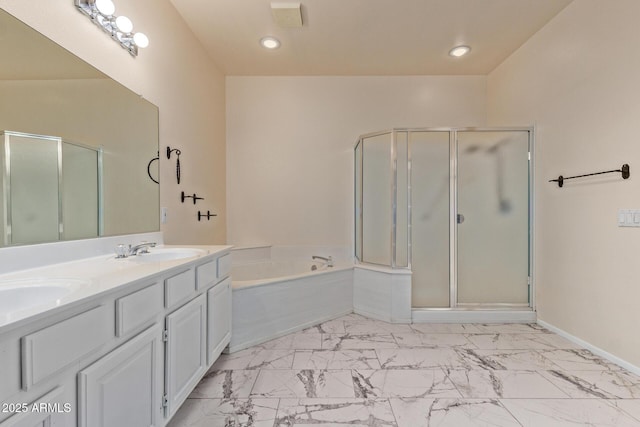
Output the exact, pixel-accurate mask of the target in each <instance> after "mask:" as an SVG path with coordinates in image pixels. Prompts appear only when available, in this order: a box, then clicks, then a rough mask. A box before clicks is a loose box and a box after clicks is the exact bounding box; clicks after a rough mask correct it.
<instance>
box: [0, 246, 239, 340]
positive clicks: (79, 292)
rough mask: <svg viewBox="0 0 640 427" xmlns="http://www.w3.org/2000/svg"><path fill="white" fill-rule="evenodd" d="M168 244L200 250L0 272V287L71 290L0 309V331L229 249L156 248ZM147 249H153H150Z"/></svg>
mask: <svg viewBox="0 0 640 427" xmlns="http://www.w3.org/2000/svg"><path fill="white" fill-rule="evenodd" d="M168 248H188V249H199V250H201V251H203V252H202V253H201V254H197V255H195V256H190V257H186V258H181V259H174V260H166V261H158V262H146V263H138V262H135V261H134V260H133V258H135V257H131V259H129V258H123V259H116V258H115V255H100V256H95V257H91V258H83V259H80V260H76V261H71V262H64V263H59V264H53V265H48V266H44V267H38V268H32V269H27V270H21V271H17V272H13V273H7V274H1V275H0V289H2V287H3V286H5V287H8V286H15V285H16V284H18V285H20V284H24V285H25V286H28V285H29V284H30V283H34V284H38V285H46V283H47V281H49V282H53V283H64V282H65V281H68V282H69V283H70V287H71V288H72V291H71V292H70V293H69V294H67V295H65V296H64V297H62V298H59V299H56V300H53V301H50V302H47V303H43V304H41V305H37V306H33V307H29V308H27V309H23V310H20V311H13V310H11V311H10V312H2V311H0V333H2V332H3V331H4V330H5V329H7V328H8V327H9V326H12V327H13V326H17V325H16V323H23V321H27V320H35V318H39V317H41V316H44V315H47V314H50V312H51V311H53V310H57V309H61V308H63V307H65V306H69V305H71V304H73V303H77V302H80V301H83V300H87V299H89V298H91V297H93V296H96V295H99V294H103V293H105V292H109V291H111V290H114V289H116V288H118V287H120V286H124V285H127V284H130V283H133V282H135V281H137V280H141V279H144V278H146V277H150V276H153V275H156V274H160V273H162V272H165V271H168V270H170V269H173V268H176V267H179V266H181V265H186V264H189V263H192V262H194V261H197V260H199V259H202V258H204V257H208V256H210V255H216V254H220V253H222V252H225V251H229V250H230V249H231V248H232V246H226V245H216V246H209V245H207V246H204V245H198V246H194V245H179V246H169V245H163V246H158V247H157V248H156V250H157V249H168ZM150 251H151V252H153V251H154V249H151V250H150Z"/></svg>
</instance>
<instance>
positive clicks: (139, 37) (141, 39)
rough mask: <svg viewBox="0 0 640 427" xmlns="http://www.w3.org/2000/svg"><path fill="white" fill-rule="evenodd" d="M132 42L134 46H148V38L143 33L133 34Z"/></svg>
mask: <svg viewBox="0 0 640 427" xmlns="http://www.w3.org/2000/svg"><path fill="white" fill-rule="evenodd" d="M133 42H134V43H135V44H136V46H138V47H141V48H145V47H147V46H149V37H147V36H146V35H145V34H144V33H135V34H134V35H133Z"/></svg>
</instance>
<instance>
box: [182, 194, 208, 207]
mask: <svg viewBox="0 0 640 427" xmlns="http://www.w3.org/2000/svg"><path fill="white" fill-rule="evenodd" d="M187 197H188V198H191V199H193V204H194V205H195V204H196V202H197V201H198V200H204V197H198V196H196V193H193V196H189V195H185V194H184V191H183V192H181V193H180V201H181V202H182V203H184V199H186V198H187Z"/></svg>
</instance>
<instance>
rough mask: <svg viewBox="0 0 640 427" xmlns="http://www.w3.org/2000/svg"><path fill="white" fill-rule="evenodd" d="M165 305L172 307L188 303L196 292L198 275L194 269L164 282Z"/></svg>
mask: <svg viewBox="0 0 640 427" xmlns="http://www.w3.org/2000/svg"><path fill="white" fill-rule="evenodd" d="M164 284H165V304H166V306H167V307H172V306H174V305H176V304H177V303H179V302H182V301H186V300H187V299H189V297H191V296H192V295H193V294H194V293H195V291H196V275H195V272H194V271H193V269H191V270H187V271H185V272H183V273H180V274H177V275H175V276H173V277H170V278H168V279H166V280H165V281H164Z"/></svg>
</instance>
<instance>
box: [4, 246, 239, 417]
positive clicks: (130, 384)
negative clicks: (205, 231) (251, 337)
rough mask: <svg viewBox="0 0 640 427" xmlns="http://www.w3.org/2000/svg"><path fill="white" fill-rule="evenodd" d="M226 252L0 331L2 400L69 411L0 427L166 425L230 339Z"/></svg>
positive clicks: (18, 414)
mask: <svg viewBox="0 0 640 427" xmlns="http://www.w3.org/2000/svg"><path fill="white" fill-rule="evenodd" d="M228 250H229V247H224V249H223V250H219V251H218V252H215V253H212V254H210V255H207V256H206V257H202V258H200V259H197V260H193V261H190V262H185V263H183V264H180V265H174V266H172V267H171V268H165V269H164V270H163V269H159V270H158V272H156V273H155V274H150V275H144V276H141V277H140V278H139V279H136V280H135V281H133V282H129V283H124V284H122V285H121V286H118V287H117V288H115V289H114V290H113V291H110V292H106V293H104V294H102V295H96V296H93V297H87V298H85V299H83V300H81V301H79V302H78V303H77V304H75V305H73V306H71V307H67V308H65V309H61V310H57V311H53V312H51V313H49V314H47V315H46V316H38V317H37V318H35V319H34V320H32V321H24V322H22V323H21V324H20V325H17V326H14V327H12V328H4V329H2V328H0V364H1V365H0V367H1V369H2V371H0V380H2V381H0V401H5V400H6V401H11V402H16V403H24V404H28V405H33V404H40V403H43V404H44V405H45V406H46V404H49V405H50V406H51V405H57V409H64V410H60V411H59V412H49V413H47V412H41V413H37V412H33V411H29V412H18V411H15V413H13V414H7V413H5V414H0V427H36V426H46V427H58V426H60V427H61V426H64V427H76V426H77V427H116V426H117V427H122V426H126V427H163V426H166V424H167V423H168V421H169V419H170V418H171V417H172V416H173V415H174V414H175V412H176V411H177V410H178V409H179V407H180V405H182V403H183V402H184V401H185V399H186V398H187V397H188V396H189V394H190V393H191V391H192V390H193V389H194V388H195V386H196V385H197V384H198V382H199V381H200V380H201V379H202V377H203V376H204V375H205V373H206V372H207V370H208V369H209V368H210V367H211V365H212V364H213V363H214V362H215V360H216V359H217V357H218V356H219V355H220V353H221V352H222V350H223V349H224V347H225V346H226V345H227V344H228V343H229V340H230V331H231V323H230V322H231V280H230V279H229V278H228V276H229V260H230V256H229V253H228ZM27 320H29V319H27ZM0 326H2V325H0ZM60 405H68V406H65V407H64V408H61V406H60Z"/></svg>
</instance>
